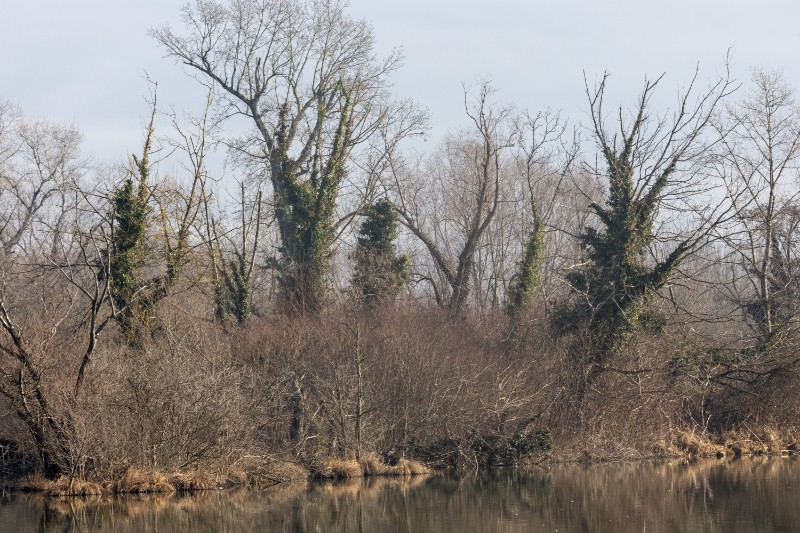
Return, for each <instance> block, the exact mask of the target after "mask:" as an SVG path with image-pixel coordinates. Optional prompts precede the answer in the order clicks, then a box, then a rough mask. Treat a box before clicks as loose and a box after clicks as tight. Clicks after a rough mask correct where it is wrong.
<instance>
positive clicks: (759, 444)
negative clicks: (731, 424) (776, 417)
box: [655, 427, 800, 457]
mask: <svg viewBox="0 0 800 533" xmlns="http://www.w3.org/2000/svg"><path fill="white" fill-rule="evenodd" d="M798 450H800V439H799V438H798V434H797V432H796V431H794V430H791V429H787V430H782V431H781V430H778V429H776V428H773V427H762V428H744V429H738V430H731V431H726V432H724V433H722V434H714V433H705V432H697V431H694V430H691V429H685V430H675V429H673V430H672V431H670V432H669V434H668V435H667V436H666V437H665V438H664V439H661V440H660V441H659V442H658V443H657V444H656V446H655V452H656V454H657V455H662V456H685V457H725V456H728V457H745V456H756V455H793V454H796V453H798Z"/></svg>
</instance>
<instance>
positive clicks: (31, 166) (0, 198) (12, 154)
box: [0, 102, 85, 255]
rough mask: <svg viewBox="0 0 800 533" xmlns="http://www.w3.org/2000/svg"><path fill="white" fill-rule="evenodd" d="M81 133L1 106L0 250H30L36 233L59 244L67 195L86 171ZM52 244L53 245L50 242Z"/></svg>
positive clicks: (1, 103) (7, 251) (2, 103)
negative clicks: (1, 205)
mask: <svg viewBox="0 0 800 533" xmlns="http://www.w3.org/2000/svg"><path fill="white" fill-rule="evenodd" d="M80 143H81V134H80V132H78V130H77V129H75V128H73V127H71V126H64V125H61V124H56V123H53V122H48V121H43V120H42V121H33V120H28V119H26V118H24V117H23V116H22V114H21V113H20V112H19V111H18V110H17V109H16V108H15V107H14V106H12V105H11V104H9V103H7V102H0V202H1V203H2V204H3V206H4V207H3V209H2V211H0V250H2V253H3V254H4V255H7V254H9V253H11V252H12V251H14V250H15V249H19V248H24V247H26V246H27V247H30V246H31V245H32V244H33V241H35V240H36V239H37V236H36V235H35V231H34V230H36V229H44V228H47V227H50V228H52V229H54V231H53V232H47V233H48V234H49V235H50V237H52V239H54V241H57V240H58V236H59V233H58V230H57V228H61V229H63V226H64V224H65V217H66V216H67V214H66V213H67V209H66V207H65V206H66V204H68V202H67V201H66V198H65V197H66V196H68V192H69V190H70V189H71V188H72V187H73V185H74V184H76V183H77V181H78V180H79V178H80V176H81V175H82V174H83V173H84V172H85V170H84V162H83V158H82V156H81V153H80ZM50 244H51V245H53V242H51V243H50Z"/></svg>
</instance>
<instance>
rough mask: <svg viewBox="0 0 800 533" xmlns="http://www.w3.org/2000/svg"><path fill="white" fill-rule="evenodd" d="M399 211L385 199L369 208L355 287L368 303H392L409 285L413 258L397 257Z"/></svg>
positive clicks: (361, 235) (359, 243)
mask: <svg viewBox="0 0 800 533" xmlns="http://www.w3.org/2000/svg"><path fill="white" fill-rule="evenodd" d="M396 239H397V212H396V211H395V209H394V206H393V205H392V203H391V202H389V201H388V200H386V199H381V200H378V201H377V202H375V203H374V204H373V205H371V206H369V207H368V208H367V210H366V217H365V219H364V222H363V223H362V224H361V228H360V230H359V236H358V239H357V244H356V252H355V254H354V256H355V262H356V265H355V273H354V275H353V287H354V288H355V290H356V291H357V292H358V296H359V298H361V299H362V300H363V301H364V303H365V304H367V305H372V304H375V303H377V302H385V301H388V300H392V299H393V298H395V297H396V296H397V294H398V293H399V292H400V291H401V290H402V289H403V287H404V286H405V285H406V283H407V282H408V274H409V272H408V269H409V259H408V256H406V255H401V256H397V255H396V247H395V240H396Z"/></svg>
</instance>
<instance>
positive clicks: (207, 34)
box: [153, 0, 417, 314]
mask: <svg viewBox="0 0 800 533" xmlns="http://www.w3.org/2000/svg"><path fill="white" fill-rule="evenodd" d="M344 9H345V4H344V3H342V2H330V1H321V2H309V1H306V0H289V1H286V2H260V1H258V0H236V1H234V0H229V1H227V2H222V3H209V2H200V3H197V4H194V5H192V6H190V7H188V8H187V9H186V10H185V12H184V22H186V30H187V31H186V35H177V34H175V33H173V31H172V30H171V29H170V28H169V27H164V28H162V29H159V30H157V31H155V32H153V33H154V36H155V38H156V39H157V40H158V41H159V42H160V43H161V44H162V45H163V46H164V47H165V48H166V50H167V53H168V54H169V55H171V56H172V57H174V58H175V59H176V60H178V61H179V62H181V63H183V64H185V65H188V66H189V67H191V68H193V69H196V70H197V71H198V72H200V73H202V75H203V76H204V77H206V78H207V79H209V80H210V81H211V82H212V83H213V84H214V85H216V86H219V87H221V88H222V91H220V93H219V95H218V96H217V97H216V98H217V103H219V104H220V106H221V107H222V108H224V109H225V113H224V114H225V115H226V116H235V115H237V114H238V115H241V116H246V117H248V118H249V119H250V120H251V121H252V122H251V124H252V125H253V127H254V128H253V135H251V136H246V137H244V138H242V139H240V141H241V142H239V141H237V142H235V143H234V145H235V146H234V147H235V148H236V149H238V152H239V154H240V155H241V156H242V160H243V161H245V162H246V163H247V164H250V165H253V166H254V167H256V168H257V169H258V170H259V171H264V172H265V174H268V176H265V177H268V178H269V180H270V183H271V185H272V192H273V195H274V196H273V199H272V201H273V206H274V210H275V217H276V221H277V226H278V232H279V236H280V248H279V254H278V255H279V257H276V258H274V261H270V264H271V265H274V266H275V267H276V268H277V271H278V282H279V302H278V304H279V307H280V308H281V309H282V310H283V311H284V312H289V313H296V312H302V313H306V312H307V313H312V314H313V313H317V312H319V311H320V310H321V308H322V306H323V304H324V302H325V293H326V290H325V289H326V282H327V280H326V276H327V275H328V271H329V262H330V259H331V254H332V249H331V248H332V244H333V242H334V240H335V238H336V231H335V227H336V223H337V221H336V220H335V219H334V214H335V207H336V201H337V199H338V196H339V192H340V187H341V183H342V179H343V178H344V176H345V174H346V163H347V160H348V158H349V157H350V152H351V151H352V150H353V149H354V147H355V146H357V145H358V144H360V143H362V142H365V141H366V140H367V139H369V138H370V137H371V136H373V135H376V134H377V133H378V132H379V130H381V129H382V128H384V127H385V126H386V124H387V123H388V121H389V120H393V121H402V120H403V119H404V117H401V116H400V114H406V115H413V114H415V113H417V111H416V109H415V108H413V106H407V105H405V104H401V103H392V102H390V101H389V87H390V83H389V80H388V77H389V75H390V74H391V73H392V72H393V71H394V70H395V69H396V68H398V67H399V65H400V57H399V56H398V55H396V54H392V55H390V56H389V57H387V58H385V59H381V58H379V57H378V56H377V55H376V54H375V48H374V36H373V33H372V28H371V27H370V26H369V25H368V24H367V23H365V22H364V21H361V20H354V19H352V18H350V17H349V16H347V15H346V13H345V11H344ZM255 21H258V22H255ZM233 110H235V112H232V111H233ZM415 132H416V129H414V128H412V129H410V130H408V132H407V133H406V134H408V135H412V134H414V133H415Z"/></svg>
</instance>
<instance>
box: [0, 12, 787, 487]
mask: <svg viewBox="0 0 800 533" xmlns="http://www.w3.org/2000/svg"><path fill="white" fill-rule="evenodd" d="M265 6H266V7H265ZM218 8H219V6H217V5H216V4H212V3H200V4H197V5H196V6H195V7H190V8H187V11H186V13H185V14H186V17H187V21H191V20H194V21H202V25H201V26H202V27H201V26H193V27H191V28H190V29H189V30H187V31H188V32H189V33H188V36H186V37H184V36H179V35H177V34H175V33H173V31H172V30H169V29H166V28H165V29H162V30H157V31H155V32H154V36H155V37H156V39H157V40H158V41H159V42H160V43H161V44H162V45H163V46H165V47H166V49H167V51H168V53H169V55H171V56H173V57H176V58H178V59H180V60H182V61H184V62H186V63H187V64H188V65H190V66H191V67H194V68H195V69H196V70H197V71H198V75H200V76H206V77H207V78H208V80H210V81H211V82H212V85H214V84H215V85H216V89H217V90H220V91H221V92H220V93H216V92H215V91H214V90H212V91H210V93H209V98H208V107H207V108H206V109H205V110H204V112H203V114H202V115H201V117H199V118H194V119H190V120H189V121H188V122H189V124H188V125H187V124H183V123H181V122H180V121H179V120H178V119H177V118H176V117H174V116H173V117H172V122H173V124H172V126H173V127H172V129H170V128H163V131H162V129H159V128H160V126H158V120H157V119H160V117H162V115H161V114H159V113H158V112H157V111H158V110H157V107H156V105H155V101H154V103H153V108H152V115H151V120H150V122H149V124H148V127H147V129H146V130H145V132H144V142H143V148H142V149H141V151H139V153H140V155H138V156H136V157H132V159H131V161H130V164H129V165H128V167H126V168H121V169H117V170H114V171H107V170H104V171H102V172H100V171H97V170H92V169H90V168H89V167H88V166H87V164H86V163H85V160H84V158H83V156H82V155H81V153H80V150H79V143H78V142H77V138H78V134H77V132H76V131H74V130H71V129H69V128H64V127H62V126H59V125H54V124H48V123H37V122H33V121H31V120H29V119H26V118H25V117H24V116H23V115H22V114H21V113H20V112H19V111H18V110H16V109H15V108H14V107H13V106H11V105H8V104H2V105H0V154H2V155H3V157H2V158H0V202H2V209H0V244H2V252H1V253H2V255H0V266H1V267H2V271H0V275H1V276H2V287H1V288H0V396H1V397H2V398H1V399H0V404H1V405H0V407H2V409H1V410H0V412H2V413H3V414H2V416H0V452H2V453H1V454H0V466H2V469H3V474H5V475H12V474H20V473H28V472H34V471H36V472H41V473H42V474H44V475H45V476H46V477H48V478H52V479H62V480H64V479H66V480H68V481H67V482H66V483H67V486H68V488H69V490H71V489H72V487H74V486H75V485H74V483H75V482H76V480H86V479H89V480H94V481H98V480H102V479H116V480H122V479H128V480H129V481H130V483H132V484H133V485H136V486H138V487H151V488H152V487H156V486H162V485H161V484H162V482H163V483H172V482H170V481H169V480H168V478H166V477H163V476H162V477H158V475H156V474H155V473H156V472H166V473H171V474H173V479H175V480H181V479H183V480H184V481H180V483H184V482H185V483H187V484H189V481H186V479H187V478H185V477H181V476H187V475H188V473H190V472H191V473H194V474H195V475H197V476H199V477H197V478H196V480H200V481H197V483H199V484H203V485H204V486H205V485H206V484H208V483H207V482H208V479H210V478H209V477H208V476H209V475H210V474H213V475H214V476H216V478H215V479H216V480H217V481H218V480H221V479H232V480H239V481H242V480H248V479H249V480H251V481H252V480H254V479H256V478H259V476H260V478H263V479H278V478H280V477H281V476H280V475H278V474H275V473H274V471H275V470H276V469H279V467H278V465H280V468H284V469H287V470H286V471H287V472H294V473H296V472H297V471H298V470H297V468H296V467H289V466H287V465H292V464H294V465H296V464H298V463H299V464H301V465H303V466H304V467H307V468H310V469H311V470H314V469H316V472H317V473H318V474H319V475H325V474H323V473H322V472H323V471H324V472H328V471H333V470H336V469H335V468H334V467H333V466H331V465H332V463H331V462H330V461H331V458H336V459H341V460H342V462H341V463H337V464H339V466H340V467H341V468H340V470H342V471H343V472H345V473H347V475H351V474H352V472H350V470H352V468H356V469H358V468H360V469H362V471H363V472H366V473H370V472H372V473H376V472H393V473H398V472H407V471H408V472H411V471H415V469H416V468H417V467H413V468H412V467H411V466H409V464H410V463H408V462H406V461H407V459H409V458H415V459H419V460H423V461H425V462H427V463H429V464H432V465H441V466H445V465H454V466H458V465H469V466H475V465H478V466H479V465H497V464H517V463H521V462H528V461H536V460H540V459H541V458H543V457H547V456H551V457H556V458H561V459H582V458H583V459H595V458H631V457H648V456H653V455H664V454H675V453H683V454H702V453H732V454H739V453H746V452H748V451H750V452H761V453H764V452H781V451H791V450H796V449H797V447H798V442H797V440H796V438H797V431H798V427H797V425H796V424H797V422H796V421H797V419H798V418H797V415H798V407H797V406H798V405H800V403H798V401H797V400H798V399H800V386H799V385H798V383H800V381H798V379H797V365H798V362H800V353H798V351H797V348H796V347H797V346H798V340H800V338H798V335H799V334H798V331H797V323H798V316H797V313H796V311H797V306H796V305H794V304H793V303H792V302H793V296H794V295H795V294H796V292H797V285H798V272H800V269H798V264H797V259H796V257H797V243H798V242H800V232H799V231H800V230H799V228H800V224H798V220H800V219H798V216H797V214H798V209H797V201H796V200H797V194H798V182H797V179H798V173H797V168H798V167H797V163H798V161H800V111H798V110H797V108H796V106H795V104H794V100H793V97H792V91H791V89H790V88H788V87H787V86H786V85H785V84H784V82H783V81H782V79H781V77H780V75H778V74H775V73H767V72H763V71H758V70H757V71H755V72H754V76H753V83H752V85H751V88H750V89H749V91H750V92H749V94H748V95H747V96H745V97H744V98H741V99H738V100H736V98H738V97H737V96H736V94H735V88H736V83H735V82H732V81H731V80H730V79H728V78H722V79H719V80H714V81H712V82H711V83H710V85H709V86H708V87H707V88H705V89H704V90H703V89H700V88H699V85H700V82H699V80H698V78H697V77H696V78H695V79H694V80H693V81H692V83H691V84H690V87H689V89H688V90H687V91H686V93H685V94H684V95H683V97H682V98H681V100H680V101H679V102H678V104H677V110H676V111H675V112H672V113H670V112H665V113H664V114H663V115H657V114H656V112H655V111H654V110H653V105H652V102H651V98H652V95H653V94H654V93H655V91H656V89H657V86H658V84H659V80H656V81H655V82H647V83H646V84H645V86H644V88H643V90H642V93H641V95H640V98H639V99H638V100H637V101H636V102H635V103H634V105H633V106H632V107H631V108H630V109H620V110H619V112H618V113H616V114H615V115H614V116H615V118H614V119H610V118H609V116H608V115H607V114H606V113H605V111H604V108H603V99H604V95H605V92H606V81H607V79H606V78H603V79H602V81H601V82H600V83H599V84H597V85H596V86H594V87H590V86H589V84H588V83H587V86H586V92H587V100H588V105H589V110H590V114H589V115H590V117H591V124H589V126H588V127H587V128H585V130H584V131H587V132H588V139H587V140H589V141H591V142H592V143H593V146H594V148H595V149H596V151H592V149H591V148H589V147H588V145H587V143H582V142H581V139H580V138H579V136H578V135H577V131H579V130H575V132H572V136H570V130H569V129H568V128H567V125H566V123H565V122H564V121H563V120H562V119H561V117H559V116H558V115H557V114H554V113H551V112H543V113H539V114H531V113H528V112H521V111H519V110H517V109H515V107H514V106H512V105H504V104H499V103H497V102H495V101H494V99H493V98H494V96H493V95H494V93H493V90H492V87H491V85H489V84H482V85H480V87H479V88H478V90H477V91H473V90H472V89H470V88H465V95H464V96H465V112H466V114H467V117H468V118H469V120H468V124H469V126H468V127H467V128H464V129H462V130H458V131H454V132H453V133H452V134H450V135H448V136H447V137H446V138H444V139H443V140H442V141H441V143H440V144H439V146H438V147H437V148H435V149H434V150H432V151H431V152H430V153H428V154H422V155H418V157H417V156H414V155H413V154H412V153H411V152H409V151H406V150H404V149H402V142H401V141H403V140H404V139H406V138H408V137H409V136H412V135H415V134H416V133H418V132H419V131H420V129H421V127H422V126H424V123H425V121H426V117H424V115H423V114H421V113H420V112H419V110H418V109H417V108H416V107H415V106H414V105H411V104H409V103H408V102H402V101H396V100H394V99H393V98H392V97H391V95H390V94H389V93H388V90H387V87H388V85H387V84H388V81H387V80H388V75H389V74H390V73H391V72H392V71H393V70H394V69H395V68H396V67H397V61H398V59H399V58H397V57H394V56H393V57H390V58H387V59H386V60H384V61H380V60H378V59H376V56H375V55H374V54H373V53H372V52H373V51H372V42H373V41H372V34H371V30H370V29H369V28H368V26H367V25H365V24H363V23H362V22H358V21H353V20H351V19H349V18H348V17H347V15H346V13H345V12H344V11H343V9H342V6H340V5H339V4H338V3H336V2H321V3H314V4H313V5H312V4H306V3H293V2H289V3H275V4H274V5H273V4H271V3H267V4H263V5H262V4H261V3H255V2H248V1H242V2H235V3H231V4H230V5H229V6H228V7H227V8H226V9H221V8H220V9H218ZM290 8H291V9H290ZM262 9H266V10H267V11H269V10H277V11H280V10H282V9H288V10H289V11H287V12H286V13H283V12H280V13H279V12H277V11H276V12H275V13H273V12H272V11H269V12H268V13H267V14H269V15H278V14H280V15H282V16H281V17H277V16H276V17H262V18H261V19H259V20H262V21H263V20H267V21H269V24H272V25H273V26H269V27H266V28H261V31H259V32H256V33H255V34H251V32H252V31H254V30H253V28H252V27H251V25H249V24H244V23H243V22H242V21H248V20H251V16H252V15H253V14H258V13H261V10H262ZM194 15H203V16H196V17H195V16H194ZM253 20H254V19H253ZM232 24H233V25H234V26H233V27H236V32H234V33H236V35H238V36H239V37H241V39H239V40H236V39H233V37H231V35H232V34H230V33H229V32H228V30H229V29H230V27H231V25H232ZM236 24H240V26H238V27H237V26H236ZM282 24H289V25H290V26H291V28H293V29H298V28H299V29H302V30H303V31H304V32H305V33H304V35H305V37H306V38H304V39H303V40H302V43H301V44H302V45H303V46H305V47H306V48H303V50H302V54H303V55H302V58H303V60H302V61H301V60H300V57H299V56H298V57H295V56H293V55H292V50H294V51H295V53H300V51H299V49H297V48H293V47H292V46H289V45H290V44H292V41H291V38H293V37H292V36H293V35H297V34H296V33H294V32H288V33H287V31H286V30H287V28H285V27H283V26H281V25H282ZM203 25H204V26H203ZM223 30H225V31H223ZM198 32H199V33H198ZM203 36H206V37H208V36H216V37H218V39H217V38H216V37H215V38H214V39H211V40H210V41H208V42H211V43H214V44H213V46H212V49H205V48H203V49H201V50H195V49H194V46H195V45H197V44H198V43H200V44H202V43H206V42H207V41H206V40H205V39H204V38H203ZM265 36H266V37H272V38H273V39H272V40H269V41H268V42H269V43H272V44H273V45H275V44H276V43H283V44H284V45H286V46H285V47H284V48H281V47H278V48H277V49H275V50H276V51H275V55H274V56H270V57H269V58H266V57H262V56H261V55H259V54H260V53H261V51H262V50H263V45H264V44H265V43H264V42H262V41H261V40H262V39H264V38H265ZM190 37H191V38H190ZM194 38H197V39H194ZM231 39H233V40H231ZM282 39H284V40H282ZM286 39H288V40H286ZM331 39H333V40H331ZM337 39H338V40H337ZM320 42H335V43H337V44H336V45H335V46H333V48H327V47H317V46H316V44H318V43H320ZM236 43H245V44H246V46H245V45H242V46H244V48H242V47H237V46H238V45H237V44H236ZM315 43H316V44H315ZM203 46H205V45H203ZM215 46H216V47H218V48H214V47H215ZM231 47H233V48H231ZM248 47H249V48H248ZM245 48H247V49H248V50H250V51H251V52H253V54H255V55H253V54H250V53H249V52H248V51H247V50H245ZM256 52H258V53H256ZM237 54H243V55H241V56H240V55H237ZM253 57H255V58H258V59H252V58H253ZM268 59H269V60H270V61H272V63H270V61H268ZM332 60H335V61H333V63H331V61H332ZM278 64H281V65H290V66H291V65H294V67H293V68H287V70H286V73H284V74H280V72H282V71H276V72H275V73H273V74H274V75H270V76H265V75H264V74H265V73H266V72H267V70H269V69H270V68H272V66H275V65H278ZM265 69H267V70H265ZM304 69H310V70H304ZM270 72H272V71H270ZM226 76H227V77H226ZM314 84H316V86H313V85H314ZM287 88H294V89H296V92H295V93H292V91H289V92H287ZM300 89H302V91H301V90H300ZM290 93H291V94H292V96H291V98H289V97H288V96H286V95H287V94H290ZM301 93H302V94H301ZM232 108H235V109H236V110H237V112H236V113H233V114H237V113H238V114H240V115H244V116H246V117H249V119H250V120H251V121H253V125H254V127H255V130H254V133H253V135H252V136H251V137H250V138H247V139H242V138H237V139H231V138H225V132H224V130H223V129H220V128H222V126H224V124H225V122H224V121H222V122H215V125H214V126H213V127H212V126H210V121H209V120H208V118H209V117H210V116H212V115H214V113H215V112H219V111H223V110H224V111H225V113H223V115H225V116H230V115H231V109H232ZM213 136H217V137H218V138H223V139H224V141H225V144H226V145H227V146H229V147H230V150H231V156H232V161H234V162H235V165H234V168H235V170H234V171H233V172H234V174H235V175H234V176H226V177H222V178H223V179H222V181H216V179H215V178H216V177H214V176H211V175H210V172H209V170H208V168H207V165H206V154H207V150H208V148H207V147H208V146H209V145H210V144H211V140H210V139H211V137H213ZM157 153H170V154H171V155H169V157H168V159H169V158H175V159H177V160H179V161H180V162H181V163H182V164H180V165H166V164H164V165H163V166H162V165H161V164H160V163H159V161H157V158H155V157H153V154H157ZM166 168H169V169H173V170H172V174H168V173H166V171H165V170H164V169H166ZM176 168H177V169H182V170H179V171H175V170H174V169H176ZM226 180H227V182H226ZM234 180H236V181H237V183H236V187H235V189H237V190H238V191H237V192H238V198H236V201H235V202H233V203H232V204H227V203H225V201H224V198H225V195H224V194H223V193H224V190H222V189H224V187H222V186H221V185H219V183H222V184H226V183H227V184H232V182H233V181H234ZM231 188H232V189H233V188H234V187H231ZM754 443H758V444H754ZM378 457H380V459H378ZM326 461H327V462H326ZM353 465H356V466H355V467H353ZM271 472H272V473H271ZM143 473H144V474H143ZM289 475H290V474H286V476H289ZM292 475H293V474H292ZM148 476H149V477H148ZM275 476H278V477H277V478H276V477H275ZM147 479H149V480H150V481H149V482H148V483H150V482H151V484H150V485H147V484H146V483H145V484H141V483H139V481H142V480H144V481H146V480H147ZM135 480H138V481H136V482H135V483H134V481H135ZM165 480H166V481H165ZM144 481H142V483H144ZM217 481H215V483H216V482H217ZM178 482H179V481H175V483H178ZM201 482H202V483H201ZM120 483H121V482H120ZM62 484H63V483H62ZM59 486H61V485H59ZM83 487H84V489H80V490H89V488H86V487H89V486H88V485H84V486H83ZM75 490H78V489H75ZM92 490H93V489H92ZM142 490H145V489H142Z"/></svg>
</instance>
